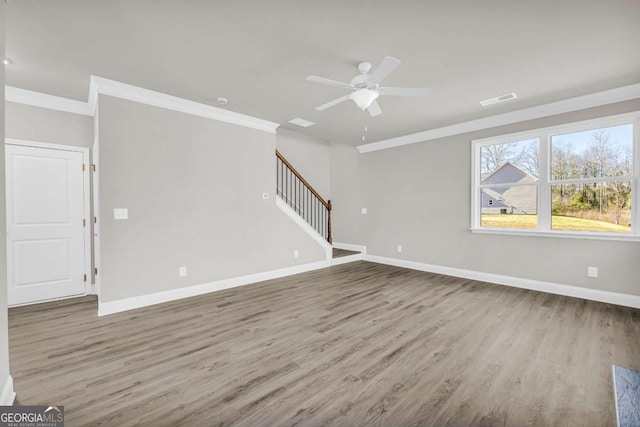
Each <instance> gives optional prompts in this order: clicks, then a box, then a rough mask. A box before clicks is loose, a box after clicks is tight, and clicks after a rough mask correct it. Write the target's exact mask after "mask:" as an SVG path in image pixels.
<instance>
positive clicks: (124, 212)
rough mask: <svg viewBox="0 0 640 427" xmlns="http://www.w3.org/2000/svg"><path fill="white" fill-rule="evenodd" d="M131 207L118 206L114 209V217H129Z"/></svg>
mask: <svg viewBox="0 0 640 427" xmlns="http://www.w3.org/2000/svg"><path fill="white" fill-rule="evenodd" d="M128 218H129V209H126V208H118V209H114V210H113V219H128Z"/></svg>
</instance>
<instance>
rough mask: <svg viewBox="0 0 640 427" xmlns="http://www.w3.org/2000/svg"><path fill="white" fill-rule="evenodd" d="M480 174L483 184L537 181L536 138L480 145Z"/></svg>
mask: <svg viewBox="0 0 640 427" xmlns="http://www.w3.org/2000/svg"><path fill="white" fill-rule="evenodd" d="M505 169H506V170H505ZM480 174H481V176H480V180H481V181H482V183H483V184H504V183H508V184H514V183H516V182H523V180H528V181H531V182H534V181H537V180H538V140H537V139H530V140H526V141H517V142H506V143H503V144H491V145H483V146H482V147H480ZM496 175H497V176H496Z"/></svg>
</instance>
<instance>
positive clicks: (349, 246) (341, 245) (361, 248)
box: [333, 242, 367, 255]
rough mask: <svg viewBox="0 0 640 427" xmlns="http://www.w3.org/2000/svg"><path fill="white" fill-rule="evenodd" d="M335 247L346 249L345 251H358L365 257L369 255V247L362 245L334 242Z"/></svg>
mask: <svg viewBox="0 0 640 427" xmlns="http://www.w3.org/2000/svg"><path fill="white" fill-rule="evenodd" d="M333 247H334V248H336V249H344V250H345V251H357V252H361V253H362V254H363V255H366V253H367V247H366V246H362V245H352V244H351V243H338V242H333Z"/></svg>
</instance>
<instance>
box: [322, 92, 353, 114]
mask: <svg viewBox="0 0 640 427" xmlns="http://www.w3.org/2000/svg"><path fill="white" fill-rule="evenodd" d="M348 99H349V95H345V96H341V97H340V98H337V99H334V100H333V101H329V102H327V103H326V104H322V105H321V106H319V107H316V110H318V111H322V110H326V109H327V108H329V107H333V106H334V105H336V104H340V103H341V102H344V101H346V100H348Z"/></svg>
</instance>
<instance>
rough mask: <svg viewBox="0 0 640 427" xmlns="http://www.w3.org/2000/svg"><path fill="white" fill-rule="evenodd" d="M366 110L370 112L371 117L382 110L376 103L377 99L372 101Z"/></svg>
mask: <svg viewBox="0 0 640 427" xmlns="http://www.w3.org/2000/svg"><path fill="white" fill-rule="evenodd" d="M367 111H368V112H369V114H371V117H375V116H378V115H380V114H382V110H381V109H380V104H378V101H373V102H372V103H371V105H369V108H367Z"/></svg>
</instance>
